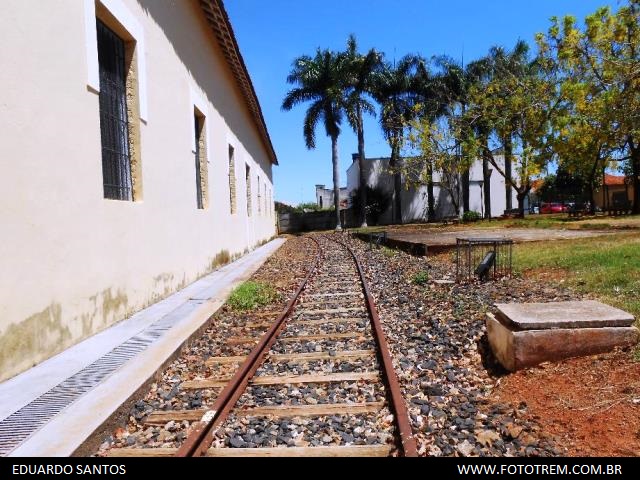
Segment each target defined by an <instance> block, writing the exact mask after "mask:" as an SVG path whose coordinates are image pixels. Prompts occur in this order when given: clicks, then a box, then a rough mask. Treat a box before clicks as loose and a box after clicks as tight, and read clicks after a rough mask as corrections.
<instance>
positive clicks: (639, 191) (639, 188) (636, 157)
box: [629, 138, 640, 214]
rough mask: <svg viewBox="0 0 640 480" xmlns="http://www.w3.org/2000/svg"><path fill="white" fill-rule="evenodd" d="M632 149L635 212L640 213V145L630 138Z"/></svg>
mask: <svg viewBox="0 0 640 480" xmlns="http://www.w3.org/2000/svg"><path fill="white" fill-rule="evenodd" d="M629 148H630V150H631V174H632V175H633V209H632V212H633V213H634V214H638V213H640V145H636V144H634V142H633V139H632V138H630V139H629Z"/></svg>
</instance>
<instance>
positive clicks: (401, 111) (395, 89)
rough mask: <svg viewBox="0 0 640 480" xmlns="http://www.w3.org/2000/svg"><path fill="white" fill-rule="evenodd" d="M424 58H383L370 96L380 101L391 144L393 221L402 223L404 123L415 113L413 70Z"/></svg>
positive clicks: (383, 128)
mask: <svg viewBox="0 0 640 480" xmlns="http://www.w3.org/2000/svg"><path fill="white" fill-rule="evenodd" d="M421 65H422V66H424V60H423V59H422V58H420V57H418V56H414V55H407V56H405V57H403V58H402V59H401V60H400V61H399V62H398V63H397V64H396V63H395V62H394V64H391V63H389V62H384V64H383V66H382V68H381V69H380V71H379V72H378V74H377V75H376V80H375V86H374V98H375V99H376V101H377V102H378V103H379V105H380V110H381V113H380V124H381V126H382V131H383V132H384V136H385V138H386V140H387V142H388V143H389V147H390V148H391V159H390V161H389V168H390V170H391V172H392V173H393V197H394V199H393V210H392V212H393V215H392V217H393V221H395V222H397V223H402V199H401V192H402V164H401V163H402V159H401V157H400V153H401V150H402V148H403V146H404V144H405V140H406V130H407V125H408V124H409V122H410V121H411V119H413V118H414V116H415V115H416V113H417V112H416V109H415V105H416V103H418V94H417V90H418V82H417V80H416V77H417V72H418V69H419V68H420V66H421Z"/></svg>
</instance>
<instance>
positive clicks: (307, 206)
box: [295, 202, 322, 213]
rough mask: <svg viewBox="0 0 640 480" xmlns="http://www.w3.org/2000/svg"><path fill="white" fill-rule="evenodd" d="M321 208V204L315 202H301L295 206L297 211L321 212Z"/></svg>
mask: <svg viewBox="0 0 640 480" xmlns="http://www.w3.org/2000/svg"><path fill="white" fill-rule="evenodd" d="M320 210H322V208H320V205H318V204H317V203H314V202H309V203H301V204H299V205H298V206H297V207H296V208H295V211H296V212H298V213H304V212H319V211H320Z"/></svg>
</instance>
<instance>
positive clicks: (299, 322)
mask: <svg viewBox="0 0 640 480" xmlns="http://www.w3.org/2000/svg"><path fill="white" fill-rule="evenodd" d="M368 321H369V319H368V318H364V317H363V318H355V317H351V318H327V319H324V320H296V321H295V322H292V325H325V324H330V323H360V322H368Z"/></svg>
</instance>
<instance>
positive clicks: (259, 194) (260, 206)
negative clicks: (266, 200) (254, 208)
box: [256, 175, 262, 215]
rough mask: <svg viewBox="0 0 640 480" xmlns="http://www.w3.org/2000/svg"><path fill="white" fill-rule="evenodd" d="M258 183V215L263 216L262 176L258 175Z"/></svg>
mask: <svg viewBox="0 0 640 480" xmlns="http://www.w3.org/2000/svg"><path fill="white" fill-rule="evenodd" d="M257 178H258V182H257V183H256V185H257V186H258V215H261V214H262V187H261V186H260V175H258V177H257Z"/></svg>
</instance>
